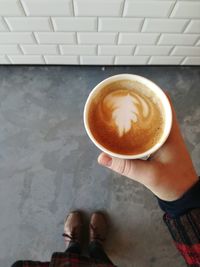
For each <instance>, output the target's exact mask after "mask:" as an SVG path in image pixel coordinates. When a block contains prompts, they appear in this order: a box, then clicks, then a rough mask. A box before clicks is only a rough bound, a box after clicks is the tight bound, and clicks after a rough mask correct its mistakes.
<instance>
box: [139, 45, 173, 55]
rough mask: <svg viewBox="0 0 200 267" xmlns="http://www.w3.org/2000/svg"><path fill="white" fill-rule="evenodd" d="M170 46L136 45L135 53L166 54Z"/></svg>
mask: <svg viewBox="0 0 200 267" xmlns="http://www.w3.org/2000/svg"><path fill="white" fill-rule="evenodd" d="M171 49H172V46H152V45H146V46H137V47H136V50H135V55H144V56H151V55H152V56H153V55H161V56H165V55H168V54H169V52H170V50H171Z"/></svg>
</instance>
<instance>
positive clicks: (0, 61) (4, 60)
mask: <svg viewBox="0 0 200 267" xmlns="http://www.w3.org/2000/svg"><path fill="white" fill-rule="evenodd" d="M0 64H10V62H9V60H8V59H7V58H6V57H5V56H0Z"/></svg>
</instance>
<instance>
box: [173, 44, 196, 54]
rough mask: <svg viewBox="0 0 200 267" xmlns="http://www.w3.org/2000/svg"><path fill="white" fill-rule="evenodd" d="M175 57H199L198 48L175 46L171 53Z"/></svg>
mask: <svg viewBox="0 0 200 267" xmlns="http://www.w3.org/2000/svg"><path fill="white" fill-rule="evenodd" d="M172 55H177V56H200V47H188V46H177V47H175V48H174V50H173V51H172Z"/></svg>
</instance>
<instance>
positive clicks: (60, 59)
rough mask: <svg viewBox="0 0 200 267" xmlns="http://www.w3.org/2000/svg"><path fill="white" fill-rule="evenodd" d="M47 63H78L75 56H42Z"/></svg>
mask: <svg viewBox="0 0 200 267" xmlns="http://www.w3.org/2000/svg"><path fill="white" fill-rule="evenodd" d="M44 58H45V61H46V63H47V64H56V65H74V64H75V65H77V64H79V61H78V57H77V56H44Z"/></svg>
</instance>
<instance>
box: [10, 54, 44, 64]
mask: <svg viewBox="0 0 200 267" xmlns="http://www.w3.org/2000/svg"><path fill="white" fill-rule="evenodd" d="M9 59H10V61H11V62H12V63H13V64H31V65H32V64H44V60H43V58H42V56H30V55H29V56H27V55H24V56H14V55H13V56H9Z"/></svg>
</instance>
